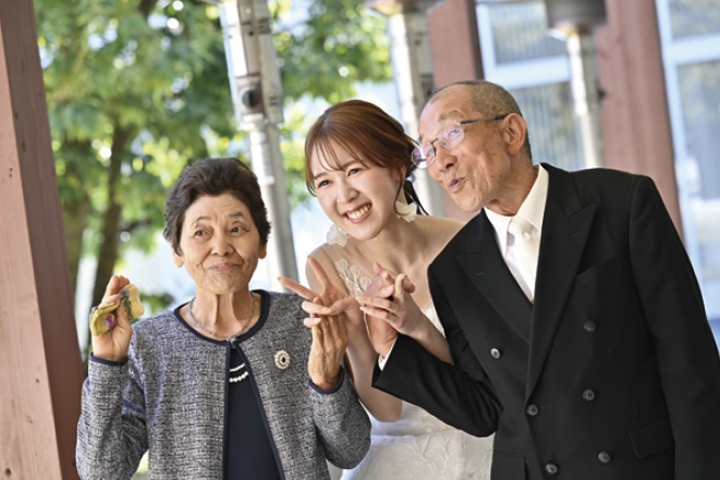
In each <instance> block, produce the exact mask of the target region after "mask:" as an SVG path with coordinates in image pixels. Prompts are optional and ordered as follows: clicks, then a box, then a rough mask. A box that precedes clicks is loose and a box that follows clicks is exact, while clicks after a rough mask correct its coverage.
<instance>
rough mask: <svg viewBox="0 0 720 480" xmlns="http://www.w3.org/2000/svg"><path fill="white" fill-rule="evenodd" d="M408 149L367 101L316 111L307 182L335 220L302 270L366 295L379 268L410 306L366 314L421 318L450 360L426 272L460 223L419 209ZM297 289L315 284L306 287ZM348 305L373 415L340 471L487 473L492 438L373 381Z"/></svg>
mask: <svg viewBox="0 0 720 480" xmlns="http://www.w3.org/2000/svg"><path fill="white" fill-rule="evenodd" d="M414 149H415V144H414V142H413V140H412V139H411V138H410V137H408V136H407V135H406V134H405V133H404V131H403V128H402V126H401V125H400V124H399V123H398V122H397V121H396V120H394V119H393V118H392V117H390V116H389V115H388V114H387V113H385V112H384V111H383V110H381V109H380V108H378V107H377V106H375V105H373V104H371V103H368V102H364V101H360V100H351V101H347V102H342V103H339V104H336V105H334V106H332V107H330V108H328V109H327V110H326V111H325V112H324V113H323V115H321V116H320V118H318V120H317V121H316V122H315V124H314V125H313V127H312V128H311V129H310V132H309V133H308V136H307V139H306V141H305V158H306V168H305V172H306V181H307V185H308V189H309V190H310V192H311V193H313V194H315V195H316V196H317V199H318V201H319V202H320V205H321V206H322V208H323V210H324V211H325V214H326V215H327V216H328V217H329V218H330V219H331V220H332V222H333V224H334V225H333V227H332V228H331V231H330V232H329V234H328V242H327V243H325V244H323V245H321V246H320V247H318V248H317V249H316V250H315V251H313V252H312V254H311V256H310V257H309V258H308V267H307V277H308V282H309V283H310V286H311V288H312V289H313V290H314V291H316V292H319V291H322V290H327V288H328V287H330V288H331V289H333V290H334V291H335V293H336V298H343V297H347V296H350V297H351V298H352V297H357V296H361V295H363V293H364V292H365V290H366V288H367V287H368V286H369V285H370V283H371V282H372V281H373V280H374V279H375V278H376V277H378V275H380V276H381V277H385V285H387V286H385V287H384V291H386V292H387V291H389V292H390V293H392V292H393V291H394V292H395V293H396V294H399V293H400V292H398V289H399V290H402V289H406V290H407V291H408V292H411V293H412V299H413V300H414V304H413V305H409V306H408V305H407V304H408V302H396V303H394V304H393V305H394V306H393V307H392V308H390V309H389V310H381V309H378V308H372V307H370V306H369V305H365V306H362V305H361V308H362V310H364V311H365V312H366V313H367V314H368V315H375V316H380V315H386V316H387V315H396V316H398V317H402V318H400V319H399V321H400V323H402V322H403V321H404V322H414V324H418V323H419V324H421V325H423V328H422V333H421V334H420V335H419V337H418V338H416V340H418V341H419V342H420V343H421V344H423V346H424V347H425V348H426V349H428V350H429V351H430V352H432V353H433V354H434V355H436V356H437V357H439V358H440V359H442V360H444V361H446V362H448V363H452V358H451V356H450V351H449V348H448V345H447V342H446V341H445V337H444V336H443V333H442V327H441V325H440V322H439V320H438V318H437V315H436V313H435V309H434V307H433V304H432V298H431V296H430V291H429V287H428V281H427V276H426V271H427V268H428V265H429V264H430V263H431V262H432V260H433V259H434V258H435V256H436V255H437V254H438V253H440V251H441V250H442V249H443V247H444V246H445V245H446V243H447V242H448V241H449V240H450V239H451V238H452V237H453V236H454V235H455V234H456V233H457V232H458V230H460V228H461V227H462V225H463V224H462V223H460V222H458V221H455V220H450V219H446V218H440V217H433V216H428V215H417V207H418V205H419V202H418V200H417V197H416V195H415V191H414V189H413V187H412V183H411V182H410V180H409V179H411V178H412V173H413V171H414V169H415V168H416V166H415V164H414V163H413V162H412V152H413V150H414ZM420 208H421V209H422V207H420ZM380 265H381V266H382V267H380ZM389 272H403V274H402V275H398V276H397V277H395V276H394V275H392V274H390V273H389ZM381 280H382V279H381ZM395 280H396V281H395ZM284 282H285V284H286V286H288V287H289V288H292V289H293V290H296V291H298V289H302V287H300V286H299V285H297V284H294V285H291V282H288V281H287V280H285V281H284ZM388 284H392V285H388ZM388 289H389V290H388ZM413 289H414V290H413ZM298 293H301V292H298ZM301 294H303V293H301ZM304 295H305V296H306V297H308V296H310V295H312V293H311V292H309V291H308V290H307V289H305V291H304ZM386 296H389V294H387V293H386ZM363 298H364V297H363ZM363 298H361V300H362V299H363ZM365 300H368V301H369V299H367V298H365ZM386 303H387V302H386ZM410 303H412V302H410ZM307 304H308V302H306V305H307ZM354 305H355V306H354V311H353V310H352V309H351V310H350V311H348V316H349V317H355V318H354V321H355V324H356V327H358V326H361V327H362V328H355V332H354V334H353V336H352V338H351V340H350V345H349V347H348V359H349V362H350V367H351V371H352V374H353V378H354V382H355V388H356V390H357V393H358V396H359V397H360V399H361V400H362V402H363V404H364V405H365V408H366V409H367V410H368V412H369V413H370V414H371V420H372V433H371V434H372V445H371V447H370V451H369V453H368V455H367V456H366V457H365V459H364V460H363V461H362V462H361V463H360V465H358V466H357V467H356V468H355V469H353V470H347V471H345V472H344V474H343V477H342V479H343V480H354V479H374V480H382V479H392V480H399V479H433V480H436V479H463V480H465V479H489V478H490V461H491V457H492V437H488V438H476V437H472V436H470V435H468V434H466V433H464V432H461V431H459V430H456V429H454V428H452V427H450V426H448V425H446V424H444V423H443V422H441V421H440V420H438V419H436V418H435V417H433V416H431V415H430V414H428V413H426V412H425V411H424V410H422V409H420V408H419V407H416V406H414V405H411V404H409V403H406V402H403V401H401V400H400V399H398V398H395V397H393V396H390V395H388V394H386V393H383V392H381V391H379V390H376V389H374V388H372V387H371V379H372V373H373V369H374V367H375V364H376V362H377V354H376V352H375V350H374V349H373V347H372V344H371V343H370V338H369V335H368V330H367V328H366V326H365V324H364V323H362V315H363V314H362V313H361V312H360V311H359V310H358V309H357V304H356V303H354ZM418 306H419V307H420V308H418ZM310 308H311V309H312V307H310ZM316 308H317V309H321V308H322V306H317V307H316ZM351 320H353V318H351Z"/></svg>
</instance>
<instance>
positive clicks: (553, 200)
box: [526, 164, 596, 400]
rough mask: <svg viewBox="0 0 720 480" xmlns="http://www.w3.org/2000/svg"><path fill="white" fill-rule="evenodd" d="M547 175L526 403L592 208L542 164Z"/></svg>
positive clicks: (562, 305)
mask: <svg viewBox="0 0 720 480" xmlns="http://www.w3.org/2000/svg"><path fill="white" fill-rule="evenodd" d="M543 167H545V169H546V170H547V171H548V174H549V185H548V199H547V204H546V206H545V214H544V219H543V226H542V236H541V240H540V254H539V258H538V270H537V282H536V286H535V305H534V309H533V313H532V316H533V321H532V334H531V335H532V341H531V344H530V364H529V366H528V379H527V389H526V400H527V399H529V397H530V395H531V394H532V391H533V389H534V388H535V385H536V383H537V381H538V378H539V377H540V372H542V369H543V365H544V364H545V360H546V358H547V355H548V352H549V350H550V347H551V345H552V341H553V338H554V335H555V330H556V329H557V326H558V323H559V322H560V319H561V318H562V314H563V311H564V309H565V304H566V303H567V300H568V296H569V295H570V291H571V289H572V286H573V283H574V280H575V276H576V275H577V269H578V266H579V264H580V260H581V258H582V254H583V251H584V249H585V243H586V242H587V239H588V235H589V233H590V229H591V227H592V223H593V219H594V217H595V210H596V206H595V205H589V206H587V207H584V208H583V207H582V205H581V204H580V201H579V199H578V196H577V193H576V192H575V185H574V183H573V181H572V178H571V177H570V174H569V173H567V172H564V171H562V170H558V169H556V168H553V167H551V166H549V165H545V164H543Z"/></svg>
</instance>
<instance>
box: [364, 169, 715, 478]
mask: <svg viewBox="0 0 720 480" xmlns="http://www.w3.org/2000/svg"><path fill="white" fill-rule="evenodd" d="M544 167H545V169H546V170H547V171H548V172H549V187H548V199H547V205H546V208H545V214H544V220H543V227H542V238H541V244H540V254H539V260H538V271H537V283H536V291H535V304H534V305H533V304H531V303H530V302H529V301H528V300H527V298H526V297H525V296H524V295H523V293H522V291H521V290H520V287H519V286H518V285H517V283H516V282H515V280H514V278H513V277H512V274H511V273H510V271H509V270H508V268H507V266H506V264H505V262H504V261H503V259H502V257H501V255H500V252H499V249H498V246H497V241H496V239H495V235H494V230H493V228H492V226H491V224H490V223H489V221H488V219H487V217H486V215H485V213H484V211H483V212H481V213H480V214H479V215H478V216H476V217H475V218H474V219H473V220H471V221H470V222H469V223H468V224H467V225H466V226H465V227H464V228H463V229H462V230H461V231H460V232H459V233H458V234H457V236H456V237H455V238H454V239H453V240H452V241H451V242H450V243H449V244H448V245H447V247H446V248H445V249H444V251H443V252H442V253H441V254H440V255H439V256H438V257H437V258H436V259H435V261H434V262H433V263H432V265H431V266H430V267H429V269H428V277H429V282H430V288H431V292H432V297H433V301H434V303H435V308H436V309H437V312H438V314H439V316H440V319H441V321H442V324H443V326H444V328H445V334H446V336H447V339H448V342H449V344H450V349H451V352H452V355H453V358H454V362H455V365H454V366H453V365H450V364H446V363H443V362H441V361H440V360H438V359H437V358H436V357H434V356H432V355H431V354H429V353H428V352H427V351H425V350H424V349H423V348H422V347H420V346H419V344H417V343H416V342H415V341H414V340H412V339H410V338H408V337H405V336H402V335H401V336H399V338H398V340H397V342H396V344H395V346H394V348H393V351H392V353H391V354H390V356H389V358H388V360H387V363H386V364H385V367H384V369H383V370H382V371H380V370H379V369H376V371H375V378H374V385H375V387H376V388H380V389H381V390H384V391H386V392H389V393H392V394H394V395H396V396H398V397H401V398H403V399H405V400H407V401H409V402H411V403H414V404H417V405H419V406H421V407H423V408H425V409H426V410H427V411H429V412H430V413H432V414H433V415H435V416H437V417H438V418H440V419H442V420H443V421H445V422H447V423H448V424H450V425H453V426H455V427H457V428H460V429H463V430H465V431H467V432H469V433H471V434H474V435H478V436H485V435H489V434H491V433H492V432H497V433H496V436H495V450H494V457H493V467H492V478H493V479H494V480H520V479H532V480H536V479H537V480H539V479H541V478H558V479H570V480H593V479H597V480H601V479H602V480H612V479H622V480H639V479H652V480H663V479H686V480H704V479H707V480H710V479H718V478H720V360H719V359H718V351H717V346H716V344H715V341H714V339H713V337H712V333H711V331H710V328H709V325H708V322H707V317H706V314H705V310H704V307H703V301H702V297H701V294H700V291H699V287H698V284H697V281H696V279H695V276H694V273H693V269H692V266H691V264H690V262H689V260H688V258H687V255H686V253H685V250H684V248H683V245H682V242H681V240H680V238H679V236H678V235H677V232H676V231H675V228H674V226H673V224H672V222H671V220H670V217H669V215H668V214H667V211H666V209H665V207H664V205H663V203H662V200H661V198H660V195H659V194H658V192H657V189H656V188H655V185H654V184H653V182H652V181H651V180H650V179H649V178H647V177H641V176H637V175H631V174H628V173H623V172H618V171H612V170H606V169H593V170H584V171H580V172H574V173H569V172H565V171H563V170H559V169H556V168H553V167H551V166H549V165H544Z"/></svg>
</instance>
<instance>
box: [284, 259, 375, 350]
mask: <svg viewBox="0 0 720 480" xmlns="http://www.w3.org/2000/svg"><path fill="white" fill-rule="evenodd" d="M308 264H309V265H310V267H311V268H312V270H313V273H314V274H315V277H316V278H317V279H318V282H319V283H320V285H322V287H323V291H322V292H320V293H317V292H314V291H313V290H311V289H309V288H307V287H305V286H303V285H300V284H299V283H297V282H296V281H294V280H291V279H289V278H286V277H279V278H278V280H279V281H280V284H281V285H282V286H283V287H285V288H287V289H288V290H291V291H293V292H295V293H296V294H298V295H300V296H301V297H303V298H304V299H306V300H308V301H307V302H303V305H302V307H303V310H305V311H306V312H307V313H309V314H310V315H333V316H341V317H346V318H347V320H349V322H348V323H347V324H346V329H347V332H348V337H349V338H351V339H352V338H354V337H355V335H356V334H357V333H358V329H359V328H361V327H362V328H365V325H363V321H362V312H361V311H360V310H359V305H358V302H357V301H356V300H355V299H354V298H353V297H351V296H349V295H347V294H345V292H341V291H340V290H339V289H338V288H337V287H336V286H335V285H333V283H332V281H331V280H330V278H329V277H328V275H327V273H326V272H325V269H324V268H323V267H322V265H321V264H320V262H318V261H317V260H316V259H315V258H313V257H312V256H309V257H308ZM318 296H322V297H323V298H324V299H326V303H325V304H323V303H322V302H319V303H318V302H315V301H314V299H315V298H317V297H318Z"/></svg>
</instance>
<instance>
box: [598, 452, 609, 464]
mask: <svg viewBox="0 0 720 480" xmlns="http://www.w3.org/2000/svg"><path fill="white" fill-rule="evenodd" d="M598 460H600V461H601V462H602V463H610V460H612V457H611V456H610V454H609V453H608V452H600V454H599V455H598Z"/></svg>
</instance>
